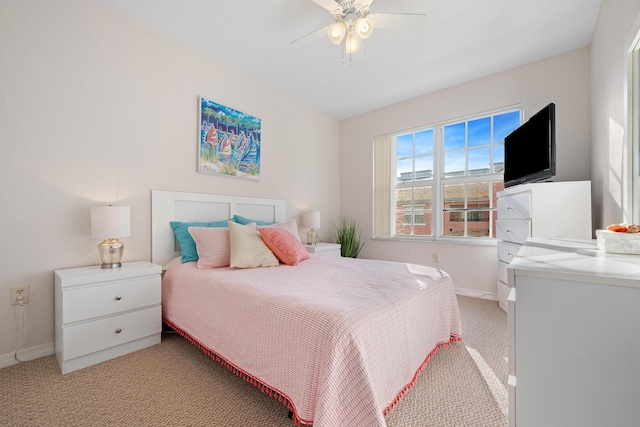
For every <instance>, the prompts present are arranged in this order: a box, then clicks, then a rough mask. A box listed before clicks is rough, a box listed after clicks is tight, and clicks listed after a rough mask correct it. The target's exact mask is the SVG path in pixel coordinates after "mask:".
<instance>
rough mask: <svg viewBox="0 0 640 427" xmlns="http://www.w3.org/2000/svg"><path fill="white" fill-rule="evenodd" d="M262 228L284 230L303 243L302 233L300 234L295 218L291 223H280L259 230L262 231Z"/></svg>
mask: <svg viewBox="0 0 640 427" xmlns="http://www.w3.org/2000/svg"><path fill="white" fill-rule="evenodd" d="M261 228H282V229H284V230H287V231H288V232H289V233H291V234H293V236H294V237H295V238H296V240H298V242H302V240H301V239H300V233H298V224H297V223H296V220H295V218H291V219H290V220H289V221H285V222H279V223H277V224H272V225H267V226H264V227H258V230H260V229H261Z"/></svg>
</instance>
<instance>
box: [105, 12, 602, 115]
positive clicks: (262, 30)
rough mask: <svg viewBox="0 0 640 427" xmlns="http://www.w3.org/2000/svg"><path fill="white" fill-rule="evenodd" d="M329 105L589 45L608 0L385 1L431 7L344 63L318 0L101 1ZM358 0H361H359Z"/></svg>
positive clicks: (377, 99) (385, 100)
mask: <svg viewBox="0 0 640 427" xmlns="http://www.w3.org/2000/svg"><path fill="white" fill-rule="evenodd" d="M95 1H96V2H98V3H100V4H102V5H104V6H106V7H107V8H109V9H112V10H114V11H116V12H119V13H121V14H123V15H125V16H127V17H129V18H131V19H133V20H135V21H137V22H139V23H141V24H143V25H145V26H147V27H150V28H152V29H154V30H156V31H158V32H159V33H162V34H164V35H165V36H168V37H169V38H171V39H174V40H176V41H178V42H180V43H183V44H185V45H188V46H190V47H192V48H194V49H197V50H199V51H201V52H204V53H205V54H208V55H210V56H212V57H213V58H215V59H216V60H217V61H218V62H220V63H222V64H225V65H227V66H229V67H232V68H234V69H237V70H239V71H241V72H243V73H245V74H247V75H249V76H251V77H253V78H255V79H257V80H259V81H261V82H263V83H265V84H267V85H269V86H271V87H273V88H276V89H278V90H280V91H282V92H285V93H287V94H289V95H290V96H292V97H294V98H297V99H299V100H301V101H302V102H304V103H306V104H309V105H311V106H313V107H315V108H317V109H318V110H321V111H324V112H326V113H327V114H329V115H331V116H333V117H335V118H338V119H344V118H347V117H351V116H354V115H357V114H360V113H364V112H367V111H371V110H374V109H377V108H380V107H383V106H386V105H390V104H393V103H396V102H399V101H403V100H406V99H409V98H413V97H416V96H420V95H424V94H426V93H430V92H434V91H437V90H440V89H443V88H446V87H450V86H454V85H456V84H460V83H463V82H466V81H470V80H473V79H476V78H479V77H482V76H486V75H489V74H493V73H496V72H499V71H503V70H506V69H509V68H513V67H516V66H519V65H523V64H527V63H530V62H533V61H537V60H540V59H543V58H546V57H550V56H553V55H557V54H560V53H563V52H567V51H570V50H573V49H577V48H580V47H584V46H588V45H589V44H590V41H591V35H592V34H593V29H594V26H595V23H596V19H597V17H598V11H599V9H600V2H601V0H375V1H374V2H373V3H372V4H371V13H380V12H396V13H397V12H410V13H423V14H425V15H426V22H425V24H424V25H421V26H420V27H418V28H399V29H393V30H391V29H381V28H377V29H375V30H374V33H373V35H372V36H371V38H369V39H368V40H365V42H364V48H365V53H363V52H359V53H356V54H354V55H353V57H352V63H351V65H349V63H348V61H346V62H345V63H343V61H342V52H341V48H340V47H339V46H335V45H333V44H331V43H330V42H329V40H328V39H327V38H326V37H324V36H322V37H320V38H317V37H315V38H314V37H308V38H306V39H305V40H303V41H301V42H298V43H295V44H293V45H291V42H292V41H294V40H296V39H298V38H300V37H301V36H304V35H305V34H308V33H311V32H313V31H315V30H318V29H320V28H322V27H323V26H325V25H327V24H329V23H331V22H333V17H332V15H331V14H330V13H329V12H328V11H326V10H325V9H323V8H322V7H320V6H318V5H317V4H316V3H314V2H313V1H312V0H95ZM356 1H357V0H356Z"/></svg>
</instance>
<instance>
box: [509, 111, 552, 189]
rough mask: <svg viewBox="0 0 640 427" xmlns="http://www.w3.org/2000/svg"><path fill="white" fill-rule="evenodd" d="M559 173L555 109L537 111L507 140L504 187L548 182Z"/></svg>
mask: <svg viewBox="0 0 640 427" xmlns="http://www.w3.org/2000/svg"><path fill="white" fill-rule="evenodd" d="M555 174H556V106H555V104H553V103H551V104H549V105H547V106H546V107H544V108H543V109H542V110H540V111H538V112H537V113H536V114H534V115H533V116H531V118H530V119H529V120H528V121H527V122H525V123H523V124H522V125H521V126H520V127H519V128H517V129H516V130H514V131H513V132H511V133H510V134H509V135H507V136H506V137H505V138H504V186H505V187H511V186H514V185H519V184H524V183H527V182H539V181H546V180H550V179H551V178H553V177H554V176H555Z"/></svg>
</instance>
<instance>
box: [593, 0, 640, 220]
mask: <svg viewBox="0 0 640 427" xmlns="http://www.w3.org/2000/svg"><path fill="white" fill-rule="evenodd" d="M639 13H640V2H639V1H638V0H603V1H602V5H601V6H600V14H599V15H598V22H597V23H596V29H595V31H594V33H593V38H592V41H591V75H592V79H591V99H592V102H591V115H592V117H593V120H592V123H591V135H592V141H593V143H592V145H591V169H592V193H593V194H592V195H593V198H592V199H593V200H592V201H593V212H594V226H595V227H596V228H603V227H606V226H607V225H609V224H613V223H619V222H623V221H631V216H630V206H631V203H630V200H629V198H630V197H629V196H630V183H629V175H630V172H629V156H628V153H629V151H628V144H629V140H628V127H627V126H628V125H627V97H626V91H627V77H628V76H627V66H628V55H627V49H628V48H629V47H630V39H633V37H634V36H635V35H636V33H637V32H638V31H639V30H640V26H639V25H638V23H637V20H638V14H639ZM634 22H635V24H634ZM638 191H639V190H638V189H636V193H638ZM636 215H637V213H636Z"/></svg>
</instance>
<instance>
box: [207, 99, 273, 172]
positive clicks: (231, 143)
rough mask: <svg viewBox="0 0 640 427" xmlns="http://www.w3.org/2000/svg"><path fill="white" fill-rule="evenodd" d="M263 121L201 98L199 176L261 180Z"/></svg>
mask: <svg viewBox="0 0 640 427" xmlns="http://www.w3.org/2000/svg"><path fill="white" fill-rule="evenodd" d="M261 130H262V122H261V120H260V119H259V118H257V117H254V116H251V115H249V114H246V113H243V112H241V111H238V110H234V109H233V108H229V107H226V106H224V105H222V104H218V103H217V102H214V101H211V100H209V99H207V98H204V97H200V137H199V139H200V140H199V141H198V148H199V151H198V152H199V154H198V172H202V173H210V174H215V175H226V176H233V177H238V178H245V179H252V180H255V181H258V180H260V147H261V142H260V133H261Z"/></svg>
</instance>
